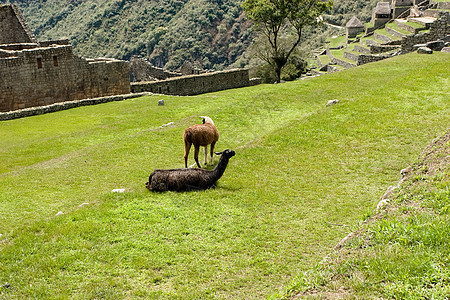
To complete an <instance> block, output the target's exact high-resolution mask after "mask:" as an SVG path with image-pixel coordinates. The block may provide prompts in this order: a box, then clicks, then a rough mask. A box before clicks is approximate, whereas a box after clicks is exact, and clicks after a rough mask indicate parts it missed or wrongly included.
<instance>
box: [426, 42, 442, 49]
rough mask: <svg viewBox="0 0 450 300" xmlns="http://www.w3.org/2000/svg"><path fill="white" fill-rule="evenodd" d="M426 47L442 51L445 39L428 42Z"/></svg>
mask: <svg viewBox="0 0 450 300" xmlns="http://www.w3.org/2000/svg"><path fill="white" fill-rule="evenodd" d="M426 47H428V48H430V49H431V50H433V51H441V50H442V48H444V41H432V42H428V43H427V46H426Z"/></svg>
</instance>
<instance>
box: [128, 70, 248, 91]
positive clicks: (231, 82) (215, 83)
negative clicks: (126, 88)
mask: <svg viewBox="0 0 450 300" xmlns="http://www.w3.org/2000/svg"><path fill="white" fill-rule="evenodd" d="M249 85H250V81H249V75H248V70H242V69H235V70H228V71H221V72H211V73H205V74H200V75H189V76H182V77H176V78H171V79H167V80H162V81H152V82H132V83H131V91H132V92H133V93H140V92H150V93H156V94H166V95H178V96H188V95H198V94H203V93H210V92H216V91H220V90H226V89H232V88H239V87H245V86H249Z"/></svg>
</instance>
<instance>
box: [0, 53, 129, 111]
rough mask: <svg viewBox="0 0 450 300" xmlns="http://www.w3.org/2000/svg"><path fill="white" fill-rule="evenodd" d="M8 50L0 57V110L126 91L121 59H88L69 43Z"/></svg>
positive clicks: (125, 66)
mask: <svg viewBox="0 0 450 300" xmlns="http://www.w3.org/2000/svg"><path fill="white" fill-rule="evenodd" d="M12 54H14V56H10V57H5V58H1V59H0V111H10V110H17V109H22V108H26V107H33V106H42V105H48V104H52V103H56V102H61V101H68V100H75V99H86V98H95V97H102V96H109V95H117V94H128V93H130V85H129V82H130V79H129V64H128V62H125V61H117V60H107V61H105V60H103V61H88V60H86V59H83V58H81V57H78V56H75V55H74V54H73V52H72V47H71V46H55V47H47V48H34V49H25V50H22V51H14V52H12ZM10 55H11V53H10ZM0 57H1V56H0Z"/></svg>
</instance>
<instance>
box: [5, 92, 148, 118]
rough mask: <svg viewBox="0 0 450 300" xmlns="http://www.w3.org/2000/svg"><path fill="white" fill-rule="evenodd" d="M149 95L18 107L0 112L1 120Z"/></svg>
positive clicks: (129, 95) (142, 94) (131, 95)
mask: <svg viewBox="0 0 450 300" xmlns="http://www.w3.org/2000/svg"><path fill="white" fill-rule="evenodd" d="M145 95H147V93H141V94H128V95H117V96H108V97H99V98H93V99H82V100H73V101H64V102H58V103H54V104H50V105H45V106H37V107H30V108H24V109H18V110H14V111H8V112H0V121H6V120H13V119H19V118H25V117H31V116H36V115H43V114H47V113H52V112H57V111H61V110H66V109H70V108H75V107H81V106H88V105H96V104H101V103H108V102H112V101H122V100H126V99H132V98H138V97H142V96H145Z"/></svg>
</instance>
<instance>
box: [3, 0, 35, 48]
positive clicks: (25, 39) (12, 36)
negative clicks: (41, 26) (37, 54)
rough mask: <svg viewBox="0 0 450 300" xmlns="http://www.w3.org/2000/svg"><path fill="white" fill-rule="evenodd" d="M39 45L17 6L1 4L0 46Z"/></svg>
mask: <svg viewBox="0 0 450 300" xmlns="http://www.w3.org/2000/svg"><path fill="white" fill-rule="evenodd" d="M13 43H37V40H36V38H35V36H34V35H33V33H32V31H31V30H30V29H29V27H28V25H27V23H26V22H25V19H24V18H23V16H22V14H21V13H20V11H19V9H18V8H17V6H16V5H2V4H0V44H13Z"/></svg>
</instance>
